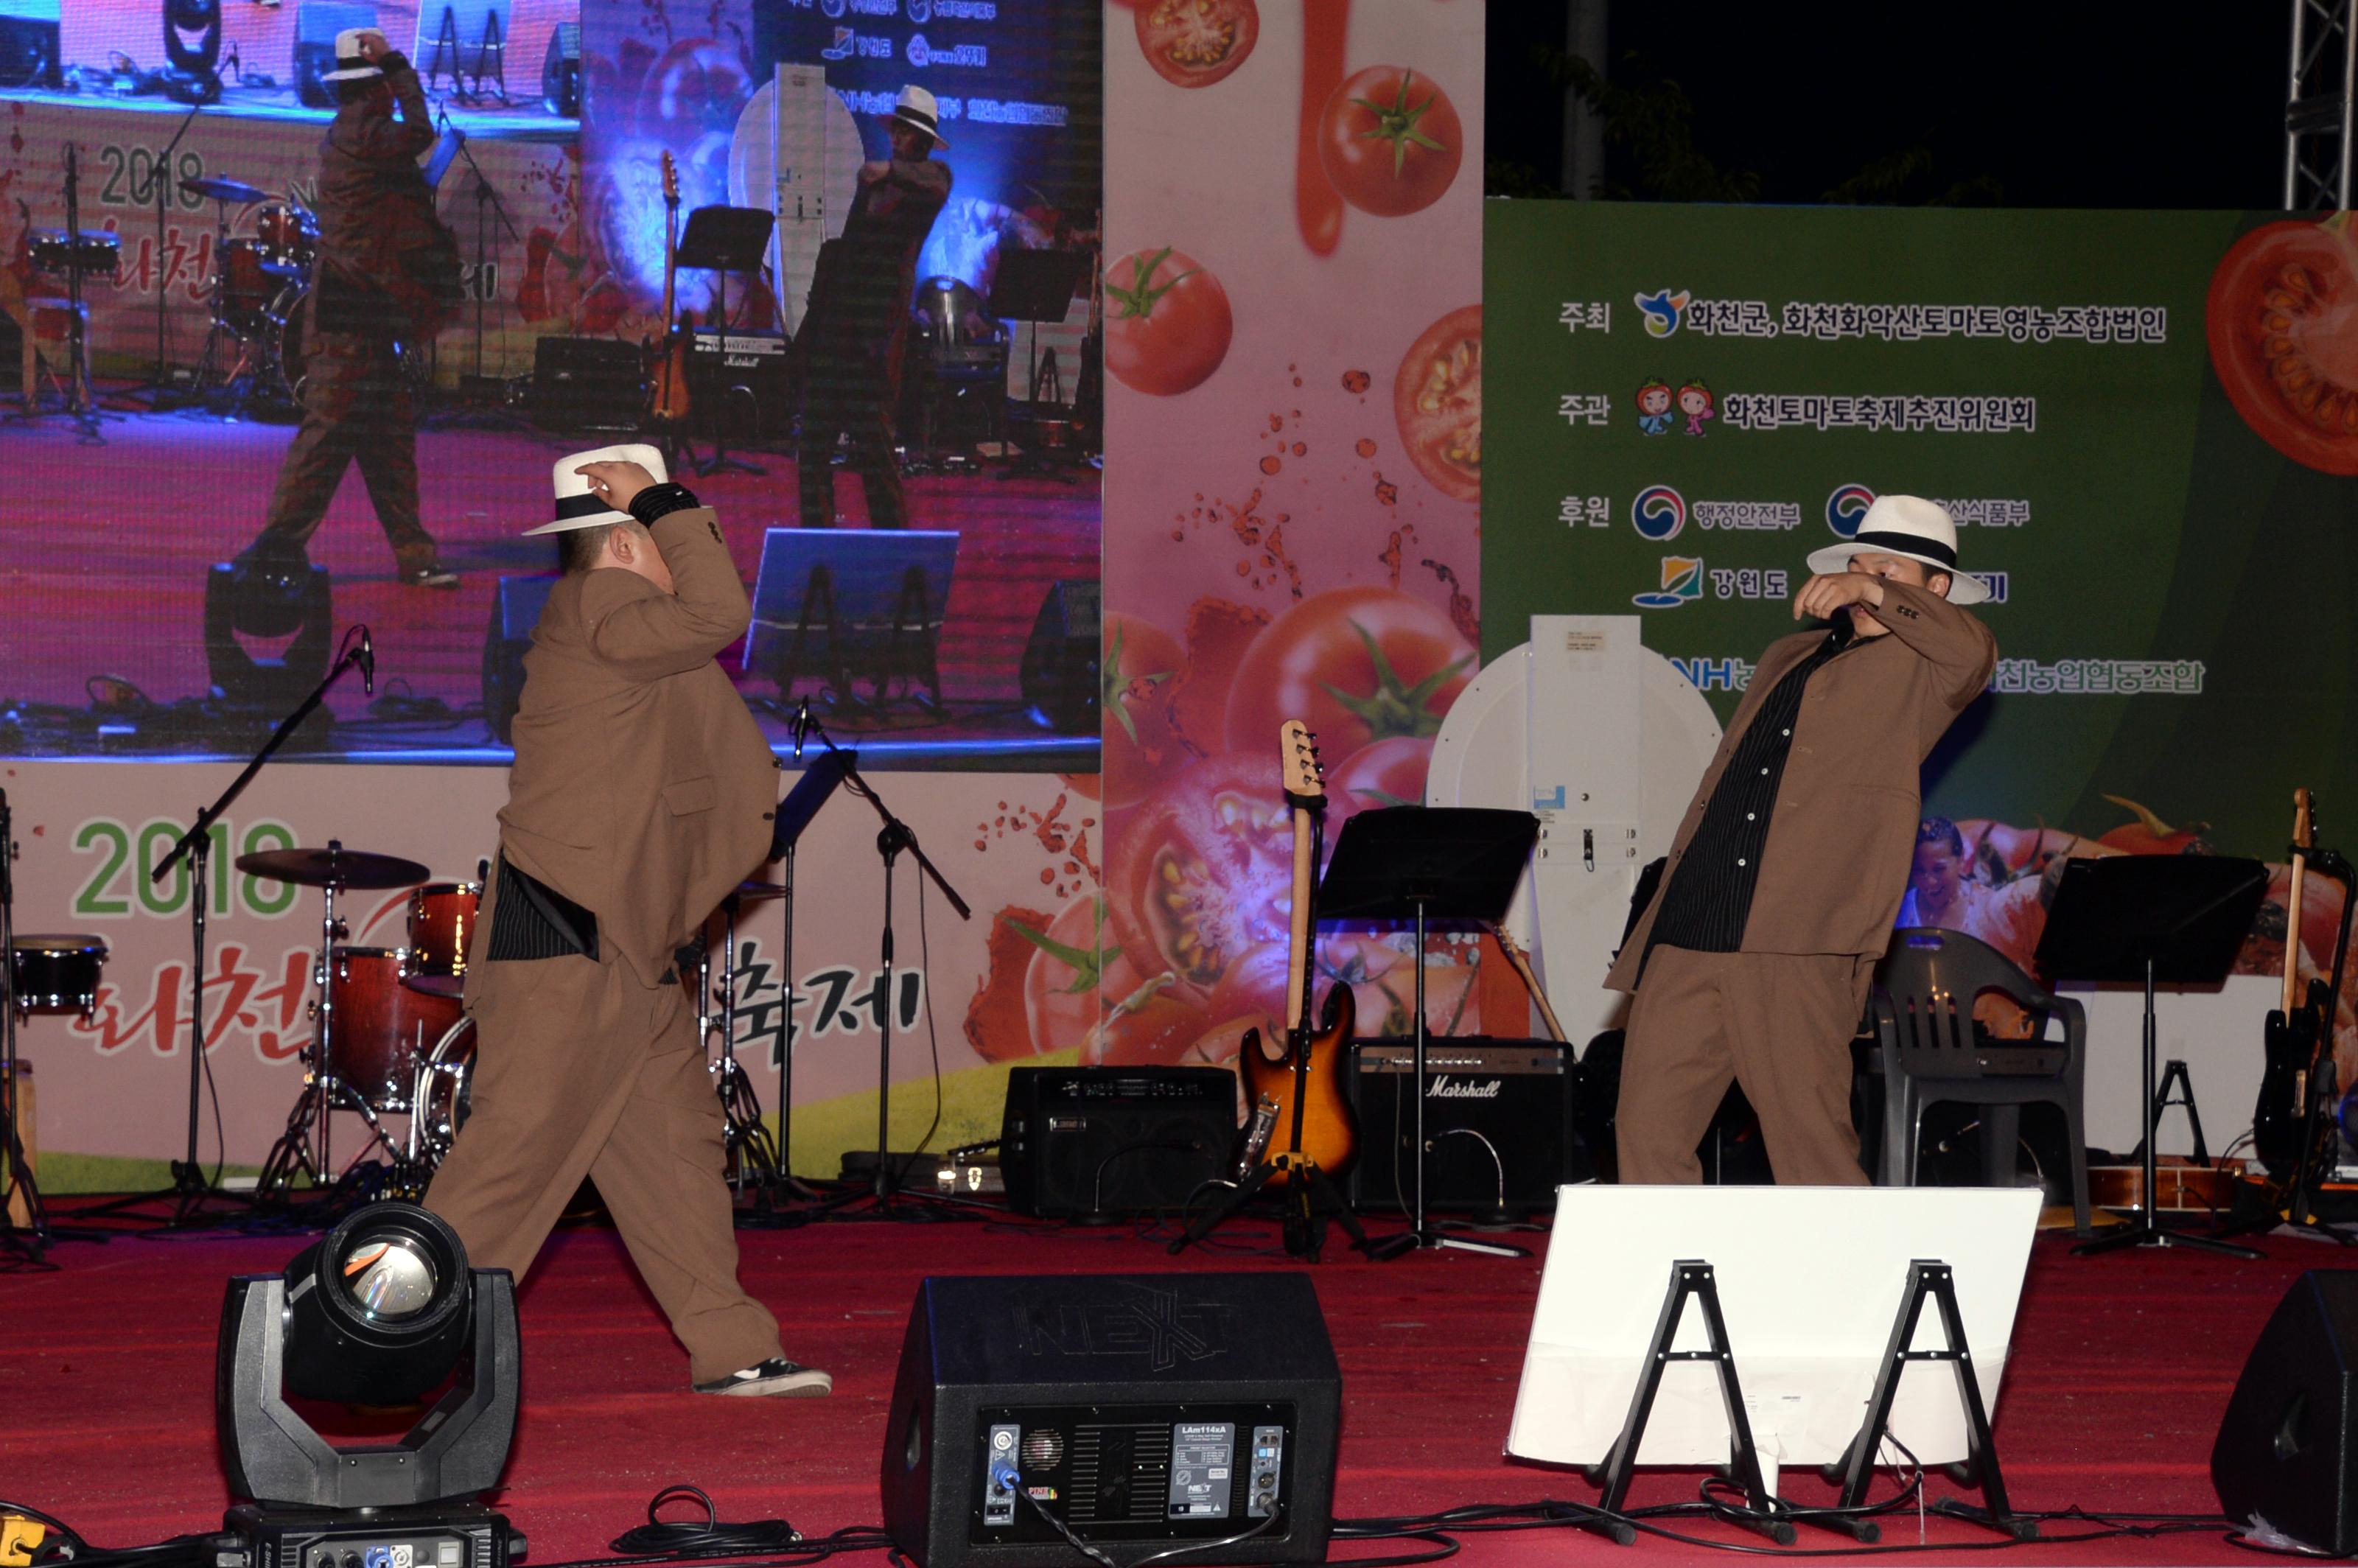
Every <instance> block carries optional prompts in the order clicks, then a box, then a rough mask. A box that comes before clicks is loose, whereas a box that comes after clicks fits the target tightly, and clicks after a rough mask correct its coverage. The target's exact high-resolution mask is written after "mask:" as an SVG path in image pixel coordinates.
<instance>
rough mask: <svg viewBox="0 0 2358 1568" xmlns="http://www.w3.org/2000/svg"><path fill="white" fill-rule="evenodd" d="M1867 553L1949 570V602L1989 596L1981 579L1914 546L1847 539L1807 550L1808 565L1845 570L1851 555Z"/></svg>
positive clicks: (1974, 600)
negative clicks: (1892, 546) (1906, 547)
mask: <svg viewBox="0 0 2358 1568" xmlns="http://www.w3.org/2000/svg"><path fill="white" fill-rule="evenodd" d="M1870 554H1872V555H1877V556H1904V557H1907V558H1908V559H1909V560H1911V561H1921V562H1923V563H1924V564H1925V565H1926V566H1928V567H1930V568H1932V569H1933V570H1934V571H1936V572H1946V573H1948V574H1949V591H1948V593H1947V595H1946V596H1945V597H1946V598H1947V599H1948V600H1949V602H1950V603H1952V604H1980V603H1982V602H1984V601H1985V600H1987V599H1988V598H1989V589H1987V588H1985V587H1984V586H1983V584H1982V579H1979V578H1977V577H1974V576H1973V575H1972V574H1971V573H1969V572H1965V571H1962V570H1960V569H1959V568H1955V567H1952V566H1950V565H1948V564H1947V563H1946V562H1943V561H1936V560H1934V559H1933V558H1932V557H1930V556H1920V555H1918V554H1916V552H1915V551H1913V550H1891V549H1886V548H1885V547H1884V546H1880V545H1857V544H1850V543H1844V544H1840V545H1828V546H1826V547H1825V548H1824V549H1823V550H1812V551H1811V552H1810V569H1811V570H1812V571H1813V572H1817V573H1819V574H1821V575H1824V574H1827V573H1832V572H1838V571H1845V570H1847V569H1849V566H1850V558H1851V557H1853V556H1864V555H1870Z"/></svg>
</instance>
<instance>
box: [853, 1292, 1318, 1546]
mask: <svg viewBox="0 0 2358 1568" xmlns="http://www.w3.org/2000/svg"><path fill="white" fill-rule="evenodd" d="M1342 1391H1343V1379H1342V1374H1341V1372H1340V1370H1339V1369H1338V1368H1336V1362H1335V1347H1334V1345H1333V1343H1332V1342H1331V1341H1330V1340H1329V1339H1328V1338H1327V1336H1326V1322H1325V1317H1324V1316H1323V1315H1322V1314H1320V1312H1319V1310H1318V1297H1317V1294H1316V1292H1314V1291H1313V1290H1312V1288H1311V1284H1310V1277H1309V1276H1308V1275H1307V1274H1304V1273H1302V1272H1300V1271H1293V1272H1285V1273H1278V1272H1262V1273H1255V1274H1151V1275H1119V1274H1080V1275H1073V1274H1057V1275H1048V1276H1020V1275H1018V1276H995V1277H991V1278H986V1279H970V1278H943V1279H930V1280H927V1281H925V1282H924V1283H922V1284H920V1285H919V1286H918V1287H917V1302H916V1305H915V1307H914V1308H913V1309H912V1310H911V1312H910V1314H909V1328H908V1334H907V1336H906V1337H905V1338H904V1339H903V1341H902V1344H901V1368H900V1373H899V1375H898V1376H897V1377H896V1378H895V1379H893V1384H892V1408H891V1409H890V1411H888V1412H887V1413H886V1417H885V1424H884V1462H883V1494H884V1529H885V1530H886V1532H887V1533H888V1534H890V1535H891V1536H892V1541H893V1542H894V1544H895V1545H897V1546H899V1548H900V1549H901V1551H902V1552H904V1553H906V1554H907V1555H908V1556H910V1557H911V1558H914V1560H915V1561H916V1562H917V1563H920V1564H921V1565H922V1568H1030V1565H1032V1564H1039V1565H1040V1568H1048V1565H1050V1564H1056V1565H1058V1568H1062V1565H1064V1564H1067V1563H1080V1562H1081V1561H1082V1557H1081V1554H1080V1553H1078V1552H1076V1551H1075V1550H1074V1548H1073V1547H1072V1546H1071V1545H1068V1544H1066V1541H1065V1536H1064V1534H1063V1532H1062V1531H1060V1530H1058V1529H1057V1527H1056V1525H1055V1523H1052V1522H1050V1520H1049V1519H1047V1518H1045V1517H1044V1515H1047V1514H1053V1515H1054V1516H1055V1519H1057V1520H1059V1521H1061V1522H1062V1524H1063V1525H1064V1527H1065V1530H1070V1531H1071V1532H1072V1533H1073V1535H1074V1536H1076V1537H1077V1538H1078V1539H1079V1540H1080V1541H1085V1542H1087V1545H1088V1546H1089V1547H1090V1548H1092V1549H1093V1552H1092V1553H1091V1554H1092V1555H1093V1556H1094V1555H1095V1554H1096V1553H1100V1552H1101V1553H1103V1557H1102V1558H1099V1559H1098V1560H1099V1561H1110V1562H1112V1563H1117V1564H1120V1565H1122V1568H1129V1565H1130V1564H1134V1563H1141V1562H1143V1561H1146V1560H1147V1559H1150V1558H1154V1557H1157V1556H1166V1557H1170V1558H1172V1559H1174V1560H1175V1561H1183V1562H1184V1561H1186V1560H1187V1556H1190V1555H1193V1554H1192V1553H1187V1554H1183V1553H1182V1551H1181V1549H1184V1548H1186V1547H1189V1546H1196V1547H1206V1548H1208V1547H1209V1546H1210V1545H1211V1544H1212V1543H1216V1542H1222V1541H1226V1542H1230V1544H1227V1545H1222V1546H1220V1547H1219V1548H1218V1550H1217V1551H1213V1552H1206V1554H1205V1555H1203V1556H1200V1557H1197V1558H1196V1559H1195V1560H1196V1561H1201V1562H1212V1563H1319V1562H1323V1561H1325V1555H1326V1541H1327V1536H1328V1534H1329V1532H1330V1531H1331V1530H1332V1528H1333V1522H1334V1521H1333V1509H1334V1501H1335V1444H1336V1421H1337V1416H1338V1413H1339V1411H1340V1407H1341V1403H1342ZM1239 1538H1241V1539H1239Z"/></svg>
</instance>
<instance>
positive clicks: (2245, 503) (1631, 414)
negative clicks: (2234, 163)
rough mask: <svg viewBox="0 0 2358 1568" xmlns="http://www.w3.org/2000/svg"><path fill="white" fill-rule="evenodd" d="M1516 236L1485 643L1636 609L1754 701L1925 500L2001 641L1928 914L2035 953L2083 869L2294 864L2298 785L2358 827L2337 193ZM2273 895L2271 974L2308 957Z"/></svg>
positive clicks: (1670, 644)
mask: <svg viewBox="0 0 2358 1568" xmlns="http://www.w3.org/2000/svg"><path fill="white" fill-rule="evenodd" d="M1487 276H1488V285H1487V291H1488V309H1489V314H1490V319H1491V321H1492V323H1493V324H1494V326H1496V327H1497V328H1498V331H1497V333H1496V335H1495V341H1497V343H1498V345H1499V346H1498V353H1497V355H1496V357H1495V363H1494V368H1495V371H1496V379H1497V381H1498V394H1499V395H1498V397H1497V398H1496V399H1494V400H1493V405H1494V406H1495V407H1496V408H1497V409H1498V421H1497V425H1498V462H1497V463H1496V464H1495V465H1494V466H1493V470H1492V472H1491V475H1490V480H1489V483H1488V486H1487V506H1486V517H1485V523H1486V528H1485V533H1484V538H1483V556H1484V560H1483V576H1484V580H1485V581H1486V582H1487V583H1488V584H1489V585H1490V589H1489V597H1488V600H1487V603H1486V605H1485V610H1486V614H1485V617H1484V626H1483V632H1484V636H1483V646H1484V651H1485V653H1486V654H1487V655H1491V656H1495V655H1497V654H1499V653H1501V652H1503V651H1504V650H1505V649H1507V648H1508V647H1509V646H1511V645H1512V644H1514V643H1519V642H1520V641H1522V640H1523V638H1524V636H1525V633H1526V629H1527V622H1528V620H1529V618H1530V617H1531V615H1533V614H1535V613H1540V612H1542V611H1545V612H1559V613H1560V612H1577V613H1590V614H1607V613H1611V614H1629V613H1632V612H1633V607H1634V612H1635V613H1639V614H1642V615H1643V616H1644V617H1645V628H1644V634H1645V640H1646V643H1647V645H1648V646H1650V647H1652V648H1656V649H1659V650H1660V651H1661V652H1663V653H1665V654H1670V655H1671V657H1673V658H1674V659H1676V660H1678V661H1679V662H1680V664H1681V666H1682V668H1683V669H1685V670H1686V671H1687V672H1688V674H1689V675H1690V677H1691V678H1693V680H1694V681H1695V683H1696V685H1697V686H1699V687H1702V688H1703V690H1704V693H1705V694H1706V695H1707V696H1708V697H1710V698H1711V700H1712V702H1713V704H1714V707H1715V708H1717V709H1718V710H1719V712H1720V714H1721V716H1722V717H1723V719H1725V717H1726V716H1728V715H1729V714H1731V713H1732V712H1733V711H1734V709H1735V707H1736V702H1737V700H1738V697H1739V695H1740V693H1741V692H1742V691H1743V689H1744V687H1745V686H1746V684H1747V680H1748V678H1749V676H1750V672H1751V668H1752V665H1751V661H1752V660H1754V659H1756V658H1758V655H1759V654H1760V652H1761V650H1762V649H1763V648H1765V647H1766V646H1767V645H1768V643H1770V642H1771V641H1772V640H1774V639H1775V638H1777V637H1778V636H1779V635H1782V634H1784V633H1788V632H1790V631H1791V630H1793V629H1794V622H1793V621H1792V619H1791V613H1790V598H1791V595H1792V593H1793V591H1794V590H1795V589H1798V588H1799V587H1800V586H1801V583H1802V582H1803V581H1805V580H1806V579H1807V576H1808V568H1806V567H1805V566H1804V565H1803V557H1804V556H1806V555H1807V553H1808V552H1809V551H1811V550H1813V549H1816V548H1818V547H1820V546H1824V545H1826V544H1829V543H1832V542H1833V541H1835V540H1838V539H1841V538H1844V537H1847V536H1848V535H1850V534H1851V533H1852V532H1854V531H1855V529H1856V527H1857V524H1858V520H1859V517H1860V515H1861V514H1863V513H1864V512H1865V510H1866V506H1867V504H1868V503H1870V502H1871V501H1872V500H1873V499H1874V497H1875V496H1876V495H1877V493H1881V492H1908V493H1913V494H1918V495H1924V496H1929V497H1932V498H1935V499H1937V500H1938V501H1939V502H1940V503H1941V504H1942V506H1944V507H1945V508H1947V509H1948V511H1949V513H1950V514H1951V515H1952V517H1954V518H1955V520H1956V522H1957V524H1958V535H1959V550H1960V554H1961V557H1962V560H1963V566H1964V568H1965V569H1967V570H1969V571H1972V572H1974V573H1976V574H1978V575H1980V576H1982V577H1983V578H1984V579H1985V581H1987V582H1988V583H1989V585H1990V587H1991V589H1993V592H1992V596H1991V602H1990V603H1989V604H1988V605H1987V606H1986V607H1985V608H1983V609H1981V610H1979V611H1976V613H1978V614H1980V615H1981V616H1982V617H1984V619H1985V622H1986V623H1987V624H1988V625H1989V627H1990V628H1991V630H1992V631H1993V632H1995V633H1996V637H1997V643H1998V654H1999V663H1998V666H1997V673H1996V678H1995V679H1994V680H1993V681H1992V683H1991V689H1990V691H1989V693H1988V695H1987V696H1985V697H1984V698H1982V699H1981V700H1980V701H1979V702H1978V703H1976V704H1975V705H1974V708H1971V709H1970V710H1968V712H1967V713H1966V714H1965V715H1964V717H1963V719H1961V720H1960V721H1959V722H1958V724H1957V725H1956V727H1955V728H1954V729H1953V730H1952V731H1951V733H1950V736H1949V738H1948V740H1947V741H1946V742H1945V743H1944V744H1943V745H1942V748H1941V750H1940V751H1939V752H1936V753H1935V755H1934V757H1933V759H1932V760H1931V763H1930V764H1928V766H1927V768H1926V770H1925V783H1926V786H1927V793H1926V804H1927V810H1928V811H1929V812H1937V813H1940V814H1942V815H1943V816H1947V817H1949V818H1951V819H1952V820H1954V821H1955V822H1957V823H1958V824H1959V826H1960V828H1961V832H1960V835H1959V837H1960V838H1961V839H1962V840H1963V846H1964V852H1963V854H1958V855H1954V856H1952V857H1943V856H1942V855H1941V854H1940V853H1937V852H1935V851H1933V850H1931V849H1925V850H1922V851H1920V855H1919V871H1920V877H1919V879H1918V881H1919V893H1920V898H1921V899H1922V901H1923V902H1924V903H1926V904H1927V905H1929V906H1937V909H1935V908H1932V907H1928V908H1926V909H1924V910H1922V911H1920V913H1921V914H1923V916H1924V919H1925V923H1926V924H1942V925H1957V926H1960V927H1962V928H1963V929H1966V930H1970V931H1974V933H1975V934H1977V935H1984V936H1985V937H1987V938H1988V939H1990V940H1992V941H1994V942H1995V943H1996V944H1997V945H1998V946H2002V947H2005V948H2006V949H2007V950H2008V951H2009V952H2011V953H2013V954H2014V955H2015V956H2016V957H2017V958H2018V959H2020V960H2022V961H2025V962H2028V958H2029V955H2030V952H2031V950H2032V949H2033V948H2034V947H2035V946H2036V944H2037V940H2038V935H2039V930H2040V929H2041V928H2042V926H2043V914H2042V912H2041V910H2040V907H2039V902H2038V881H2039V879H2038V877H2037V875H2036V873H2037V872H2038V871H2039V869H2040V868H2041V867H2042V866H2043V865H2044V864H2045V863H2046V861H2047V860H2049V859H2050V857H2052V856H2053V855H2055V854H2057V853H2060V852H2064V851H2066V850H2069V851H2071V852H2090V853H2094V852H2112V851H2119V850H2127V851H2135V852H2163V853H2168V852H2174V851H2178V850H2180V849H2189V848H2215V849H2219V850H2221V851H2223V852H2228V853H2234V854H2240V855H2251V856H2256V857H2261V858H2264V859H2266V860H2272V861H2281V860H2284V859H2285V854H2284V847H2285V845H2286V843H2287V841H2288V835H2289V830H2290V827H2291V820H2290V819H2291V795H2292V791H2293V789H2294V787H2295V786H2296V785H2300V784H2307V785H2309V786H2311V787H2312V788H2314V789H2315V790H2316V791H2317V792H2318V794H2319V795H2320V799H2321V801H2322V802H2323V805H2324V816H2323V821H2324V832H2323V838H2324V839H2325V840H2326V841H2327V842H2347V841H2348V835H2347V834H2346V833H2344V832H2343V831H2342V830H2341V829H2340V827H2338V826H2337V825H2338V824H2340V823H2342V822H2343V821H2344V819H2345V813H2346V812H2347V811H2349V810H2351V809H2353V808H2358V807H2353V802H2358V725H2353V718H2358V714H2353V709H2352V706H2351V705H2352V697H2351V682H2352V676H2353V640H2352V620H2351V614H2350V606H2351V603H2352V590H2353V541H2352V538H2351V535H2350V525H2351V523H2352V519H2353V515H2358V513H2353V506H2358V480H2353V477H2352V476H2353V474H2358V390H2353V388H2358V378H2353V375H2352V373H2351V367H2352V365H2353V363H2358V325H2353V323H2358V317H2353V313H2352V305H2353V298H2358V249H2353V244H2352V243H2351V239H2350V235H2349V232H2348V231H2347V230H2346V229H2345V227H2344V222H2343V220H2342V219H2340V218H2336V219H2333V220H2331V221H2328V222H2321V223H2320V222H2317V221H2316V220H2315V219H2313V218H2293V219H2288V218H2287V217H2286V216H2285V215H2283V214H2278V213H2251V214H2239V213H2233V212H2180V213H2155V212H2103V213H2098V212H1996V211H1878V210H1871V209H1847V208H1833V209H1814V210H1812V209H1792V208H1779V209H1748V208H1733V207H1709V208H1705V207H1678V206H1631V205H1619V204H1610V203H1582V204H1574V203H1569V202H1564V203H1545V202H1541V203H1507V202H1494V203H1492V204H1491V206H1490V209H1489V215H1488V222H1487ZM1944 858H1948V859H1952V860H1954V861H1955V864H1954V866H1953V867H1950V868H1943V867H1942V866H1941V865H1939V864H1937V863H1935V862H1938V861H1940V860H1942V859H1944ZM1893 874H1894V876H1895V877H1896V876H1897V875H1898V871H1896V870H1895V871H1894V872H1893ZM2310 886H2311V887H2312V888H2315V889H2317V890H2318V892H2316V893H2315V894H2313V895H2312V896H2311V897H2310V899H2309V901H2308V903H2309V914H2308V923H2307V925H2305V928H2304V937H2305V944H2306V947H2307V951H2308V953H2309V961H2310V962H2313V963H2316V964H2318V965H2320V966H2323V965H2328V964H2330V961H2331V935H2332V933H2331V925H2330V922H2331V918H2332V917H2333V916H2334V915H2335V914H2338V913H2339V910H2340V903H2341V900H2340V896H2339V894H2338V893H2337V892H2333V891H2332V890H2331V886H2330V884H2329V885H2320V882H2319V881H2314V880H2313V881H2311V883H2310ZM2281 898H2282V876H2281V872H2280V873H2279V887H2278V892H2277V900H2278V902H2277V903H2275V904H2274V905H2273V906H2272V907H2271V909H2270V910H2269V911H2266V912H2264V914H2263V919H2262V923H2261V927H2260V929H2259V930H2258V931H2257V932H2255V936H2254V939H2253V941H2252V942H2251V943H2250V944H2249V945H2247V946H2246V949H2245V953H2244V959H2243V967H2244V968H2248V969H2253V970H2256V971H2259V972H2266V970H2267V969H2268V968H2271V967H2273V966H2274V965H2276V964H2277V963H2280V961H2281V956H2282V949H2281V942H2282V938H2283V931H2284V925H2283V916H2284V911H2283V907H2282V903H2281ZM1912 907H1914V906H1913V905H1912V904H1911V908H1912ZM2347 1022H2348V1018H2347V1016H2346V1015H2345V1019H2344V1023H2345V1025H2346V1024H2347ZM2251 1023H2252V1029H2253V1032H2254V1039H2255V1041H2256V1038H2257V1033H2256V1032H2257V1028H2258V1020H2257V1019H2256V1018H2254V1019H2253V1020H2252V1021H2251ZM2350 1044H2351V1043H2350V1038H2349V1034H2348V1032H2347V1030H2346V1029H2345V1033H2344V1046H2343V1048H2344V1054H2345V1057H2346V1056H2347V1055H2348V1054H2349V1053H2350ZM2348 1065H2349V1064H2348V1063H2347V1061H2345V1069H2344V1070H2345V1078H2344V1081H2345V1082H2347V1081H2348V1078H2347V1076H2346V1075H2347V1071H2348Z"/></svg>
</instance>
